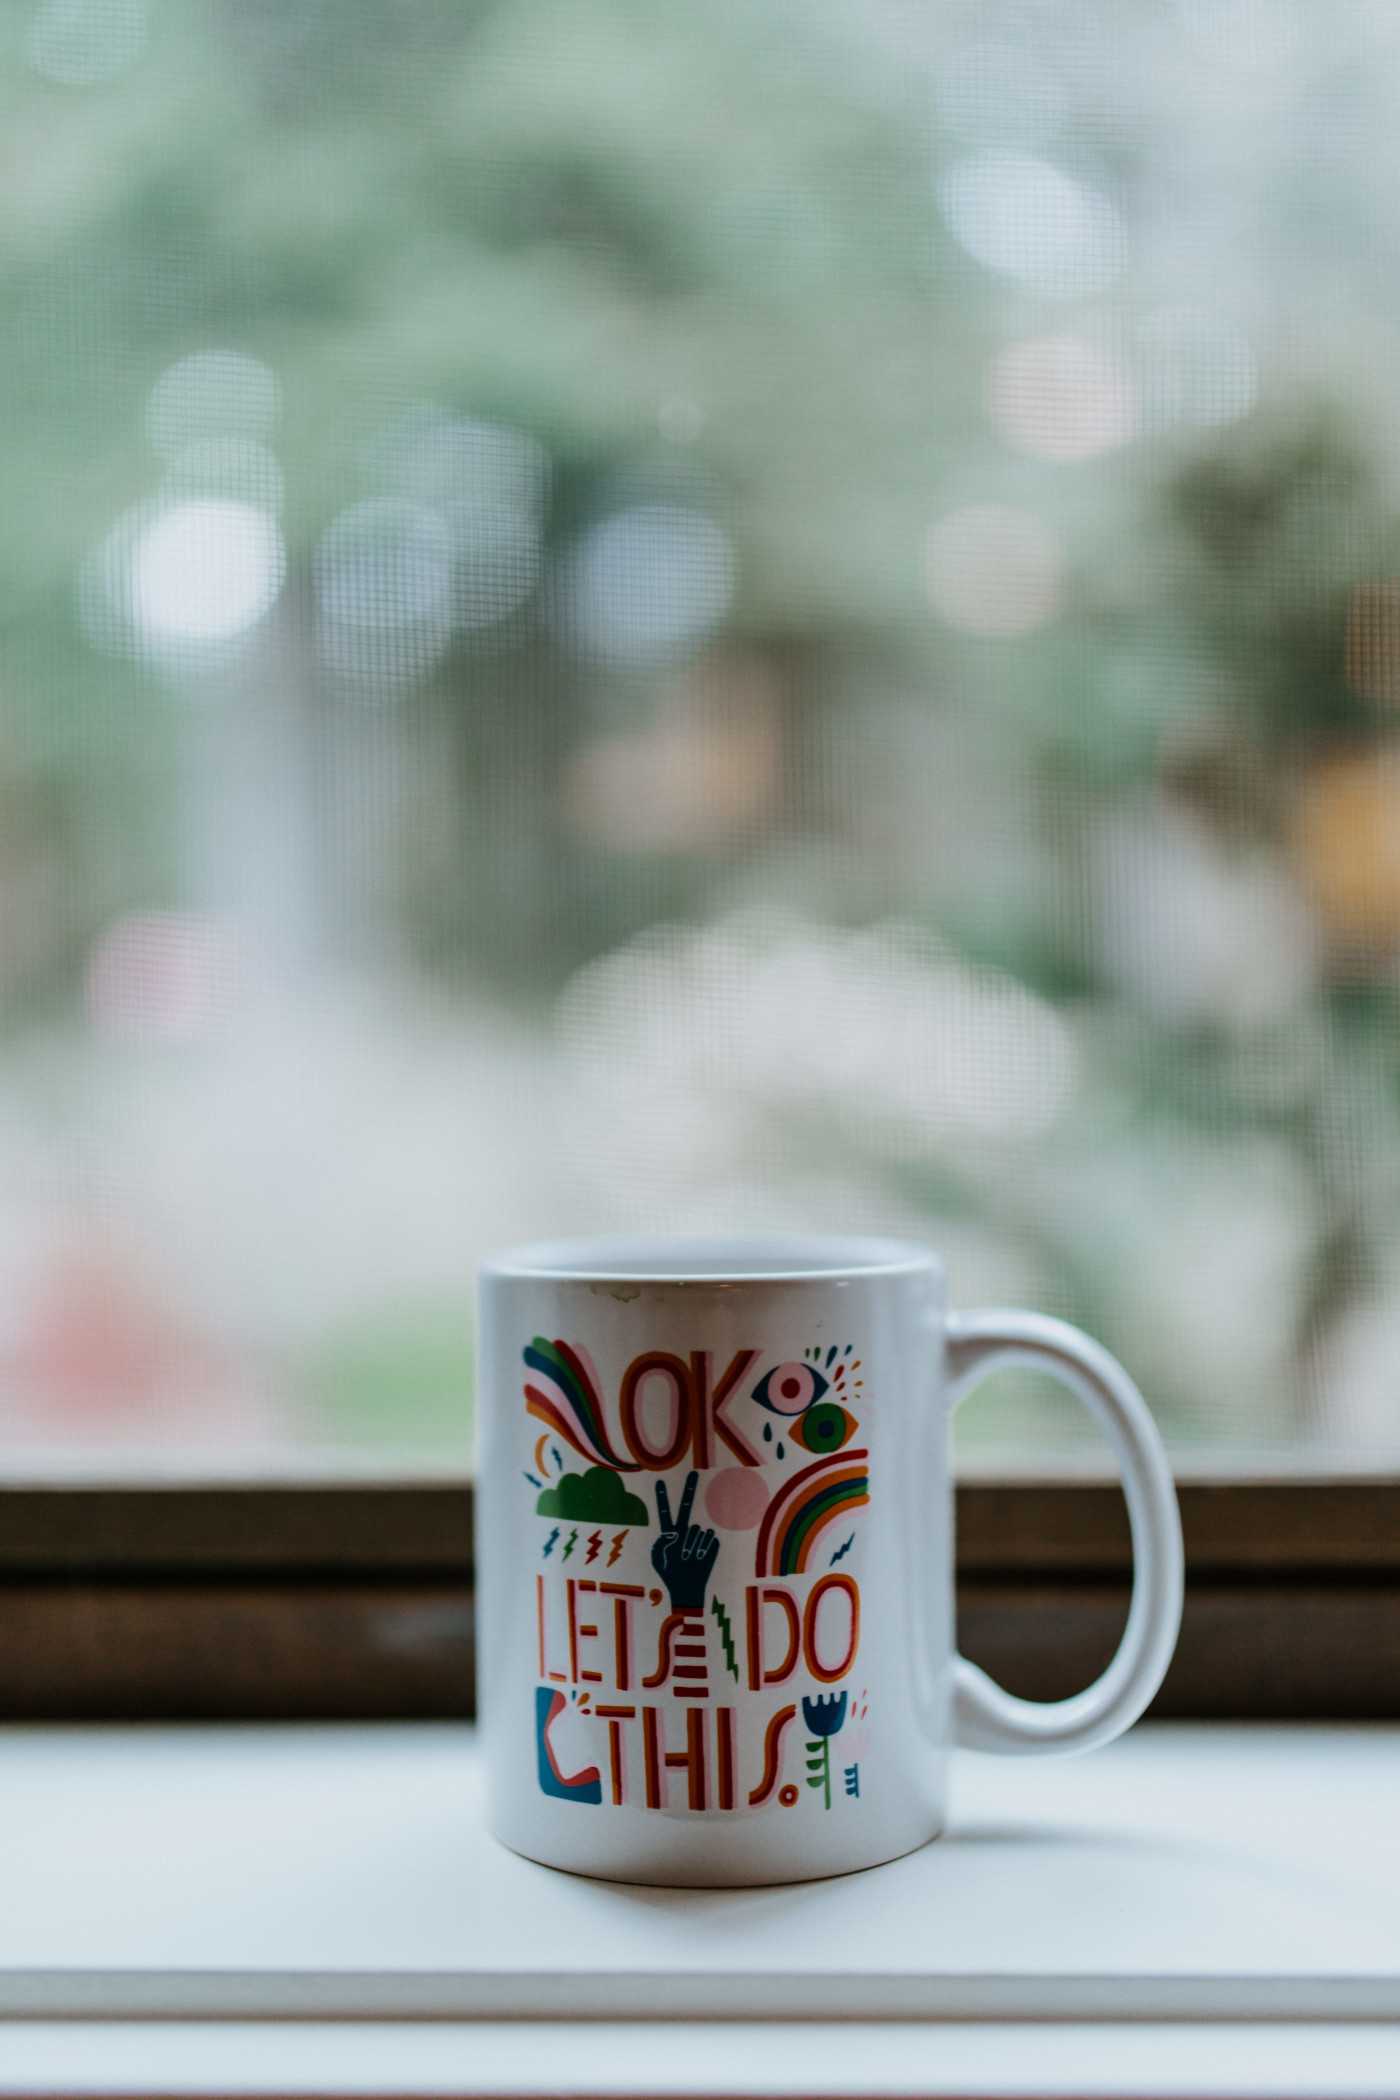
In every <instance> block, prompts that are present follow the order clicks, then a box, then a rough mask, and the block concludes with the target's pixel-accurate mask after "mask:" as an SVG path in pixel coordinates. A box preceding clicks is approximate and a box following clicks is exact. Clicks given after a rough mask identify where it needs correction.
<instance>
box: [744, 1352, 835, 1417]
mask: <svg viewBox="0 0 1400 2100" xmlns="http://www.w3.org/2000/svg"><path fill="white" fill-rule="evenodd" d="M830 1383H831V1381H830V1379H828V1378H823V1376H822V1374H821V1372H820V1371H819V1370H818V1369H817V1367H816V1365H815V1364H778V1365H777V1366H776V1368H775V1369H774V1370H771V1371H767V1372H765V1373H764V1375H763V1377H762V1378H760V1379H759V1381H758V1384H757V1385H756V1386H755V1387H754V1389H753V1396H754V1399H755V1400H756V1401H757V1402H758V1404H759V1406H760V1407H766V1408H767V1409H768V1412H769V1414H771V1415H800V1414H801V1413H803V1411H804V1410H805V1409H806V1408H809V1407H810V1406H811V1405H812V1402H813V1401H814V1400H820V1399H821V1396H822V1394H823V1393H824V1392H825V1391H826V1389H827V1387H828V1385H829V1384H830Z"/></svg>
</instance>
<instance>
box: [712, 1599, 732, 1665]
mask: <svg viewBox="0 0 1400 2100" xmlns="http://www.w3.org/2000/svg"><path fill="white" fill-rule="evenodd" d="M710 1610H711V1611H712V1612H713V1613H714V1615H715V1617H716V1619H717V1620H718V1621H719V1637H720V1639H721V1640H722V1641H723V1642H724V1659H725V1661H726V1662H727V1663H728V1665H729V1668H730V1672H731V1674H732V1676H733V1679H734V1682H735V1683H736V1684H737V1683H738V1682H739V1663H738V1659H737V1657H736V1656H735V1653H734V1636H733V1634H732V1632H731V1631H730V1626H729V1614H728V1612H726V1610H725V1608H724V1606H723V1605H722V1604H721V1603H720V1601H719V1598H718V1597H711V1599H710Z"/></svg>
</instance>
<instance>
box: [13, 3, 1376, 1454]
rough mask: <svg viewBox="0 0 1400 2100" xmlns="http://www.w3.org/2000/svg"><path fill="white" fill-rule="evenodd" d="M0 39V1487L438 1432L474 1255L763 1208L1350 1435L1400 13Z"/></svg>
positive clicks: (664, 11) (727, 1217)
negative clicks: (907, 1259)
mask: <svg viewBox="0 0 1400 2100" xmlns="http://www.w3.org/2000/svg"><path fill="white" fill-rule="evenodd" d="M0 26H2V27H3V38H4V61H3V72H2V73H0V98H3V122H0V161H3V170H4V173H3V182H2V183H0V389H3V392H2V394H0V398H2V399H3V404H4V413H3V416H2V417H0V474H2V475H3V479H0V487H2V488H3V491H4V498H5V500H4V504H3V508H0V1463H2V1464H4V1465H5V1466H8V1467H9V1468H10V1469H11V1470H16V1469H19V1470H23V1469H24V1468H26V1467H30V1468H32V1467H33V1466H35V1465H42V1466H45V1467H52V1466H55V1465H73V1466H82V1467H89V1468H94V1469H96V1470H99V1471H101V1470H104V1469H108V1470H110V1469H114V1468H116V1469H122V1468H127V1469H130V1468H136V1469H138V1470H149V1469H150V1468H152V1467H159V1466H163V1465H168V1466H172V1467H176V1468H183V1469H188V1468H189V1467H190V1466H191V1465H192V1464H200V1465H204V1464H207V1465H210V1466H216V1467H227V1466H234V1467H239V1466H246V1467H249V1468H253V1469H265V1468H266V1467H267V1466H268V1465H269V1464H274V1465H276V1464H285V1465H288V1466H296V1465H302V1464H307V1463H312V1462H315V1463H323V1462H324V1461H325V1459H326V1457H327V1455H331V1456H332V1457H334V1458H335V1460H336V1462H338V1463H357V1464H364V1465H365V1466H368V1467H376V1466H380V1467H388V1466H395V1465H403V1464H407V1465H427V1464H446V1465H452V1464H455V1463H459V1462H461V1460H462V1458H463V1456H464V1454H465V1452H466V1450H467V1449H468V1445H469V1437H470V1427H469V1422H470V1409H469V1386H470V1347H471V1331H470V1330H471V1271H472V1266H473V1262H474V1260H475V1258H476V1256H477V1255H478V1254H479V1253H481V1252H482V1251H484V1250H485V1249H486V1248H488V1247H490V1246H492V1245H494V1244H497V1243H500V1242H503V1241H509V1240H511V1239H515V1238H522V1237H528V1236H533V1235H543V1234H554V1233H560V1232H572V1231H589V1230H615V1229H618V1228H630V1227H646V1228H657V1229H670V1230H681V1229H692V1230H693V1229H697V1228H710V1227H714V1228H739V1229H753V1228H756V1227H781V1228H788V1227H797V1226H801V1227H808V1226H810V1227H821V1228H832V1229H841V1230H879V1231H885V1232H894V1233H899V1234H908V1235H913V1236H916V1237H919V1238H927V1239H932V1240H933V1241H935V1242H936V1243H938V1244H939V1245H940V1246H942V1247H943V1248H944V1250H945V1251H946V1253H947V1255H948V1257H949V1261H950V1265H951V1271H952V1278H953V1284H954V1290H955V1294H956V1296H957V1298H958V1300H959V1301H960V1302H962V1303H964V1304H974V1303H978V1302H987V1301H1001V1302H1008V1301H1009V1302H1013V1303H1025V1304H1031V1305H1035V1306H1039V1307H1041V1308H1044V1309H1046V1310H1050V1311H1054V1312H1058V1313H1061V1314H1063V1315H1066V1316H1068V1317H1070V1318H1072V1319H1075V1320H1078V1321H1080V1322H1081V1323H1083V1324H1084V1325H1086V1326H1088V1327H1089V1328H1090V1329H1092V1330H1093V1331H1094V1332H1095V1333H1096V1334H1098V1335H1099V1336H1100V1337H1101V1338H1102V1339H1103V1340H1104V1341H1106V1342H1107V1343H1108V1344H1109V1345H1110V1346H1111V1347H1112V1348H1114V1349H1115V1350H1116V1351H1118V1352H1119V1353H1120V1354H1121V1355H1122V1357H1123V1358H1124V1360H1125V1362H1126V1363H1127V1364H1128V1365H1129V1366H1130V1367H1131V1369H1132V1370H1133V1371H1134V1372H1135V1374H1136V1375H1137V1376H1138V1377H1139V1379H1140V1380H1141V1382H1142V1384H1143V1385H1144V1387H1145V1389H1146V1391H1147V1393H1148V1395H1149V1398H1150V1399H1151V1401H1152V1403H1153V1406H1154V1408H1155V1410H1156V1412H1157V1414H1158V1418H1159V1420H1160V1421H1161V1422H1162V1424H1163V1426H1164V1427H1165V1429H1166V1430H1167V1432H1168V1435H1169V1437H1171V1438H1172V1439H1173V1440H1174V1441H1175V1443H1176V1445H1177V1447H1178V1449H1180V1450H1186V1449H1195V1450H1199V1449H1201V1448H1202V1447H1207V1446H1208V1447H1211V1448H1213V1449H1214V1450H1216V1451H1217V1452H1220V1453H1222V1454H1225V1455H1231V1454H1233V1456H1234V1457H1235V1458H1242V1457H1249V1460H1250V1462H1251V1463H1253V1462H1257V1457H1258V1454H1259V1453H1260V1452H1261V1451H1268V1452H1270V1453H1272V1454H1274V1455H1275V1456H1276V1457H1284V1456H1287V1457H1288V1458H1289V1459H1290V1461H1291V1462H1304V1463H1318V1462H1348V1463H1357V1464H1359V1463H1371V1462H1381V1461H1384V1460H1385V1459H1386V1458H1387V1457H1389V1458H1391V1459H1393V1458H1394V1457H1395V1455H1396V1452H1397V1449H1400V1035H1398V1034H1397V1018H1398V1017H1400V414H1398V413H1397V400H1398V399H1400V393H1398V391H1397V373H1398V372H1400V218H1397V215H1396V211H1395V197H1396V194H1397V188H1396V185H1397V176H1400V166H1398V165H1397V156H1400V130H1397V127H1396V125H1395V122H1394V110H1395V107H1396V99H1397V93H1400V16H1398V15H1397V13H1396V11H1395V9H1394V8H1393V7H1392V6H1391V5H1390V4H1389V0H1329V4H1328V5H1325V6H1324V5H1322V4H1321V0H1297V4H1290V0H1271V4H1269V5H1267V6H1263V5H1258V4H1255V0H1161V4H1154V5H1150V6H1149V5H1139V4H1126V5H1125V4H1119V0H1113V4H1110V0H1026V4H1014V0H1007V4H1002V0H977V4H976V5H970V4H969V5H954V4H951V0H948V4H932V5H928V4H918V5H913V4H910V5H902V4H899V0H859V4H857V0H817V4H814V5H803V6H801V7H798V6H794V5H789V4H785V0H744V4H742V5H741V4H738V0H706V4H703V5H696V4H695V0H685V4H680V0H675V4H671V0H646V4H642V0H636V4H631V0H608V4H590V0H584V4H580V0H336V4H333V5H331V4H326V0H180V4H175V0H150V4H147V0H40V4H38V5H37V6H33V5H27V6H23V7H20V6H11V7H10V8H8V9H7V10H6V11H5V13H4V16H3V23H2V25H0ZM1072 1433H1073V1432H1072V1428H1071V1426H1070V1425H1069V1422H1068V1417H1067V1416H1066V1415H1065V1414H1064V1412H1063V1411H1062V1410H1058V1409H1053V1408H1050V1407H1049V1406H1048V1404H1047V1403H1045V1402H1044V1401H1043V1399H1042V1397H1041V1396H1040V1395H1039V1394H1038V1393H1031V1392H1028V1393H1026V1394H1023V1395H1021V1396H1019V1397H1017V1398H1015V1399H1009V1400H1006V1401H1005V1402H1004V1403H1003V1404H1001V1405H1000V1406H998V1404H997V1403H996V1402H995V1401H994V1400H992V1399H991V1398H990V1397H989V1401H988V1403H987V1405H986V1407H985V1408H984V1409H983V1410H982V1412H981V1414H980V1416H977V1417H976V1418H975V1419H973V1420H970V1422H969V1428H968V1434H969V1437H970V1438H971V1440H972V1445H973V1446H974V1447H977V1446H979V1445H980V1447H982V1448H984V1449H988V1448H993V1447H995V1448H999V1449H1000V1448H1006V1449H1011V1448H1014V1450H1015V1452H1016V1453H1017V1454H1018V1455H1019V1457H1020V1458H1021V1459H1023V1460H1026V1461H1027V1462H1041V1461H1043V1460H1044V1459H1045V1458H1046V1456H1047V1454H1050V1453H1052V1452H1053V1451H1054V1450H1055V1449H1057V1448H1061V1447H1062V1446H1063V1445H1064V1442H1065V1440H1066V1439H1067V1438H1070V1437H1071V1436H1072ZM1251 1455H1252V1456H1251Z"/></svg>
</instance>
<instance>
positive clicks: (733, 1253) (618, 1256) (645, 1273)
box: [480, 1232, 943, 1286]
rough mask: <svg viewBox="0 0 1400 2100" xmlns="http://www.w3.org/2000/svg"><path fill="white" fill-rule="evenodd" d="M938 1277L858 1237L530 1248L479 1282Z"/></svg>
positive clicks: (638, 1240)
mask: <svg viewBox="0 0 1400 2100" xmlns="http://www.w3.org/2000/svg"><path fill="white" fill-rule="evenodd" d="M920 1269H932V1270H933V1271H934V1272H935V1273H938V1274H941V1273H942V1269H943V1263H942V1260H941V1258H940V1256H939V1255H938V1254H937V1252H936V1251H935V1250H934V1249H933V1248H932V1247H925V1246H923V1245H921V1244H920V1243H919V1242H917V1241H915V1240H896V1239H883V1238H879V1237H877V1236H875V1235H872V1234H862V1233H816V1232H805V1233H801V1232H772V1233H767V1232H755V1233H628V1234H613V1235H607V1236H604V1237H599V1238H589V1239H567V1240H536V1241H531V1242H529V1243H527V1244H526V1245H524V1246H519V1247H504V1248H502V1249H501V1250H500V1251H499V1252H498V1253H495V1254H490V1255H487V1256H486V1258H485V1259H484V1260H483V1261H482V1263H481V1265H480V1274H481V1276H482V1277H483V1278H487V1277H502V1278H505V1277H511V1278H520V1279H528V1280H529V1281H531V1282H535V1283H638V1284H657V1283H674V1284H724V1285H731V1286H732V1285H736V1284H748V1283H819V1282H831V1281H833V1280H835V1279H837V1278H842V1279H847V1280H853V1279H855V1278H857V1277H862V1278H863V1277H867V1276H894V1275H901V1274H903V1275H908V1274H912V1273H914V1272H916V1271H918V1270H920Z"/></svg>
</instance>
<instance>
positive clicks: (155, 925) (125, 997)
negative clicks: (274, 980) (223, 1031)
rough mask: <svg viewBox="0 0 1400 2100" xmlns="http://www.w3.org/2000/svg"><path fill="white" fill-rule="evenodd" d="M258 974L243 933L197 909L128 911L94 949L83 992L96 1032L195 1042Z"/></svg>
mask: <svg viewBox="0 0 1400 2100" xmlns="http://www.w3.org/2000/svg"><path fill="white" fill-rule="evenodd" d="M257 976H258V972H257V970H256V967H255V964H254V958H253V954H252V950H251V947H250V945H249V942H248V939H247V936H246V935H245V934H244V933H243V931H242V929H241V928H239V927H237V926H235V925H233V924H231V923H229V922H228V921H225V920H221V919H211V918H205V917H202V916H201V915H199V914H198V913H195V912H184V911H151V912H132V913H129V914H128V915H127V916H125V917H123V918H120V919H117V920H116V921H115V922H114V923H113V924H112V925H111V926H109V927H108V929H107V931H106V932H105V933H104V934H103V935H102V937H101V939H100V940H99V941H98V942H97V944H96V946H95V947H94V949H93V951H92V954H91V956H90V957H89V960H88V966H87V972H86V978H85V985H84V990H85V994H86V1003H87V1010H88V1016H89V1019H90V1020H91V1021H92V1024H93V1026H94V1027H95V1028H96V1029H97V1031H98V1033H99V1034H101V1035H103V1036H106V1037H108V1038H109V1039H110V1040H112V1041H114V1042H123V1043H172V1044H175V1043H193V1042H197V1041H199V1040H201V1039H202V1038H203V1037H205V1036H206V1035H208V1034H209V1033H210V1031H211V1029H213V1028H214V1027H216V1026H217V1025H218V1024H219V1023H220V1022H221V1021H224V1020H226V1019H227V1018H228V1017H229V1016H230V1015H231V1014H232V1013H234V1012H235V1011H236V1009H237V1008H238V1007H239V1006H241V1005H242V1004H243V1003H244V1002H245V1001H246V999H247V998H248V996H249V994H250V992H251V991H252V990H253V989H254V988H255V985H256V980H257Z"/></svg>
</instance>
